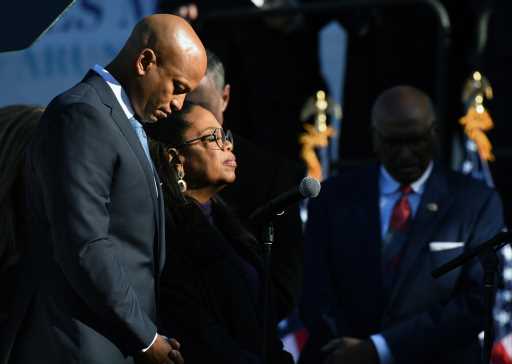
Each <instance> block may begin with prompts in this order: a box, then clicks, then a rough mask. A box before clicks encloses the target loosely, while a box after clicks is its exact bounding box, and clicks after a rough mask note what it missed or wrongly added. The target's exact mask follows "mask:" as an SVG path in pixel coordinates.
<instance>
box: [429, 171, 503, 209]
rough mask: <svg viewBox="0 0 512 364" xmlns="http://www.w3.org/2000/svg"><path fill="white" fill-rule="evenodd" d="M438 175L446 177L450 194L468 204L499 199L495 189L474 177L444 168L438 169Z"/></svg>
mask: <svg viewBox="0 0 512 364" xmlns="http://www.w3.org/2000/svg"><path fill="white" fill-rule="evenodd" d="M438 173H439V174H441V175H443V176H444V178H445V180H446V183H447V186H448V189H449V191H450V193H451V194H453V195H455V196H459V197H460V198H461V199H464V200H467V202H470V201H475V200H487V199H489V198H490V197H493V196H495V197H497V198H499V197H498V193H497V192H496V190H495V189H494V188H491V187H489V186H487V185H486V184H485V182H483V181H481V180H478V179H476V178H474V177H471V176H468V175H464V174H462V173H460V172H455V171H452V170H449V169H447V168H443V167H438Z"/></svg>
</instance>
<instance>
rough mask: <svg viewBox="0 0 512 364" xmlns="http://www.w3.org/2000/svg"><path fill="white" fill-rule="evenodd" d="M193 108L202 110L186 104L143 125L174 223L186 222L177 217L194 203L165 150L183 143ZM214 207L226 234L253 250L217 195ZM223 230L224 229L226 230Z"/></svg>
mask: <svg viewBox="0 0 512 364" xmlns="http://www.w3.org/2000/svg"><path fill="white" fill-rule="evenodd" d="M194 106H199V107H202V106H200V105H198V104H195V103H192V102H189V101H185V103H184V104H183V106H182V108H181V110H180V111H175V112H173V113H172V114H171V115H170V116H169V117H167V118H165V119H164V120H161V121H159V122H158V123H154V124H149V125H146V126H145V129H146V132H147V134H148V136H149V137H150V138H151V141H150V151H151V156H152V158H153V160H154V162H155V166H156V168H157V170H158V176H159V177H160V180H161V182H162V190H163V194H164V201H165V206H166V207H167V209H168V210H170V211H172V215H174V216H172V217H171V218H172V219H173V223H178V224H179V223H185V222H184V221H183V219H182V216H180V207H182V206H184V205H186V204H189V203H196V202H195V201H193V200H192V199H190V198H188V197H185V196H184V195H183V194H182V193H181V191H180V190H179V187H178V184H177V180H178V176H177V175H176V171H175V169H174V168H172V166H171V163H169V161H168V158H169V155H168V153H167V150H168V149H169V148H174V147H177V146H179V145H181V144H182V143H183V142H184V141H185V140H184V134H185V131H186V130H187V129H188V128H189V127H190V122H189V121H187V120H186V117H187V115H188V114H189V113H190V112H191V110H192V108H193V107H194ZM213 202H214V205H215V206H217V208H216V211H217V212H218V213H217V214H216V216H217V218H218V221H217V222H218V223H219V224H220V225H222V226H223V227H225V228H226V229H228V230H229V235H231V237H232V238H235V239H237V240H239V241H242V242H244V243H245V244H247V245H249V246H251V247H253V248H254V247H255V242H256V239H255V238H254V237H253V235H252V234H250V233H249V232H248V231H247V230H246V229H245V228H244V227H243V226H242V223H241V222H240V220H239V219H238V218H237V217H236V215H235V214H234V213H232V211H231V209H230V208H229V207H228V206H227V205H226V204H225V203H224V202H223V201H222V199H220V197H219V196H215V197H214V198H213ZM226 229H223V230H226Z"/></svg>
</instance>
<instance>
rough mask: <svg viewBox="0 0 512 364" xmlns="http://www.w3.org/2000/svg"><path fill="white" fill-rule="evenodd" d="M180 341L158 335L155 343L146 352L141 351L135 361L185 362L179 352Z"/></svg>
mask: <svg viewBox="0 0 512 364" xmlns="http://www.w3.org/2000/svg"><path fill="white" fill-rule="evenodd" d="M179 349H180V343H179V342H177V341H176V340H174V339H171V340H167V339H166V338H165V337H164V336H161V335H158V336H157V338H156V340H155V342H154V343H153V345H151V346H150V347H149V349H148V350H146V351H145V352H144V353H140V354H139V355H138V356H137V358H136V360H135V362H136V363H137V364H183V363H184V360H183V358H182V356H181V353H180V352H179Z"/></svg>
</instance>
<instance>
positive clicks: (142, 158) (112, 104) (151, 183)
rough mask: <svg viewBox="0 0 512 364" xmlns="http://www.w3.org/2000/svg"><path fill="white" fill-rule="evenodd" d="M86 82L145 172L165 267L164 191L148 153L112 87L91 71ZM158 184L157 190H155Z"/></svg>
mask: <svg viewBox="0 0 512 364" xmlns="http://www.w3.org/2000/svg"><path fill="white" fill-rule="evenodd" d="M84 82H87V83H88V84H90V85H91V86H92V87H93V88H94V89H95V90H96V92H97V93H98V96H99V97H100V99H101V101H102V102H103V103H104V104H105V105H107V106H108V107H109V108H110V113H111V116H112V120H114V122H115V123H116V125H117V126H118V127H119V130H120V131H121V133H122V134H123V136H124V137H125V139H126V141H127V142H128V145H129V146H130V148H131V149H132V151H133V152H134V154H135V156H136V159H137V163H139V165H140V167H141V168H142V170H143V172H144V176H145V178H146V182H147V187H148V188H149V192H150V194H151V196H152V199H151V201H152V203H153V212H154V216H155V223H156V229H155V230H156V232H157V234H158V236H157V244H158V247H157V251H158V253H159V255H160V256H159V259H157V260H156V261H155V265H156V264H158V265H159V266H160V267H163V262H162V260H163V259H164V258H165V255H164V254H160V253H161V252H160V249H163V245H164V244H163V242H162V239H163V234H162V230H163V222H162V219H163V214H162V213H161V210H162V206H161V204H162V201H160V200H161V199H160V198H159V196H162V190H161V188H160V186H159V183H158V181H159V180H158V176H156V174H155V173H154V170H153V167H152V165H151V164H150V161H149V160H148V157H147V156H146V153H145V152H144V149H143V148H142V145H141V143H140V140H139V138H138V137H137V134H135V131H134V130H133V128H132V126H131V124H130V121H129V120H128V118H127V117H126V115H125V113H124V111H123V110H122V109H121V105H119V102H118V101H117V100H116V98H115V96H114V94H113V92H112V90H111V89H110V87H109V86H108V85H107V84H106V82H105V81H104V80H103V79H102V78H101V76H99V75H98V74H97V73H96V72H94V71H89V73H87V75H86V76H85V79H84ZM155 183H156V188H155ZM157 189H158V195H157Z"/></svg>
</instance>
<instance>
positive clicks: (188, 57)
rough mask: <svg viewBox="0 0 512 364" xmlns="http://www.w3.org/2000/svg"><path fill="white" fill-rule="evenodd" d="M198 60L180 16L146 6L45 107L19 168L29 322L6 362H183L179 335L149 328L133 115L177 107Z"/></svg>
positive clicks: (153, 262) (152, 208)
mask: <svg viewBox="0 0 512 364" xmlns="http://www.w3.org/2000/svg"><path fill="white" fill-rule="evenodd" d="M205 69H206V53H205V50H204V47H203V45H202V43H201V41H200V40H199V38H198V37H197V35H196V34H195V32H194V31H193V30H192V28H191V27H190V25H189V24H188V23H187V22H185V21H184V20H182V19H181V18H179V17H175V16H172V15H153V16H149V17H147V18H145V19H143V20H142V21H141V22H140V23H138V24H137V25H136V27H135V28H134V30H133V32H132V34H131V35H130V37H129V39H128V41H127V43H126V44H125V45H124V47H123V48H122V50H121V51H120V53H119V55H118V56H117V57H116V58H115V59H114V60H113V61H112V62H111V63H110V64H109V65H108V66H107V67H106V68H103V67H101V66H99V65H96V66H95V67H94V68H93V69H92V70H91V71H90V72H89V73H88V74H87V75H86V77H85V78H84V79H83V80H82V81H81V82H80V83H79V84H77V85H76V86H74V87H73V88H72V89H70V90H68V91H66V92H65V93H63V94H61V95H60V96H57V97H56V98H55V99H54V100H53V101H52V102H51V103H50V105H49V106H48V108H47V110H46V112H45V114H44V116H43V118H42V120H41V123H40V127H39V129H38V131H37V134H36V136H35V138H34V140H33V143H32V145H31V146H30V149H29V152H28V161H27V168H26V172H27V181H29V184H28V186H27V189H28V203H29V211H31V212H32V215H33V216H32V219H31V223H32V226H33V229H34V231H33V242H32V243H33V244H32V246H33V248H34V251H33V254H34V256H36V257H37V259H35V260H36V261H37V262H38V265H37V266H36V265H34V267H37V274H38V275H40V285H39V287H38V292H37V295H36V297H35V298H34V307H35V308H36V313H35V314H34V316H35V319H34V320H32V321H31V322H30V324H32V325H34V329H33V330H28V332H27V333H26V335H24V333H22V335H21V336H22V339H24V340H22V342H23V344H21V345H19V348H21V350H17V351H16V350H14V351H13V362H20V363H52V364H56V363H66V364H70V363H80V364H87V363H91V364H92V363H95V364H99V363H105V364H107V363H108V364H112V363H114V364H117V363H119V364H121V363H133V362H134V361H137V362H142V363H155V364H156V363H182V358H181V355H180V353H179V351H178V350H179V344H178V343H177V342H176V341H175V340H168V339H167V338H165V337H163V336H160V335H158V328H157V317H156V312H157V310H156V297H157V296H158V282H159V274H160V271H161V269H162V267H163V265H164V257H165V251H164V250H165V240H164V239H165V237H164V222H163V212H162V211H163V200H162V191H161V190H160V183H159V180H158V176H157V175H156V173H155V170H154V166H153V164H152V162H151V159H150V157H149V152H148V145H147V140H146V136H145V133H144V131H143V128H142V124H143V123H154V122H158V121H159V120H160V119H162V118H165V117H166V116H167V115H168V114H170V113H172V112H173V111H174V110H179V109H180V108H181V106H182V104H183V100H184V98H185V95H186V94H187V93H188V92H189V91H191V90H193V89H194V88H195V87H196V86H197V85H198V83H199V81H200V80H201V78H202V77H203V75H204V73H205ZM171 238H172V237H171ZM41 263H43V264H41ZM34 270H35V268H34Z"/></svg>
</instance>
